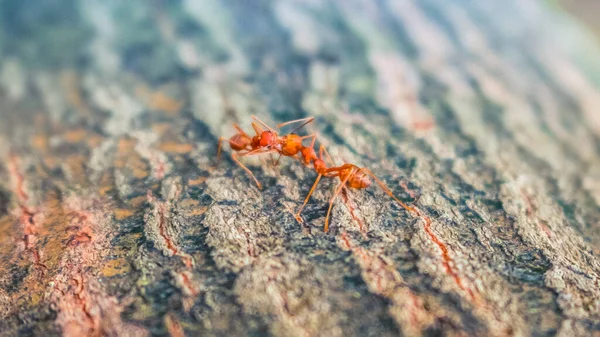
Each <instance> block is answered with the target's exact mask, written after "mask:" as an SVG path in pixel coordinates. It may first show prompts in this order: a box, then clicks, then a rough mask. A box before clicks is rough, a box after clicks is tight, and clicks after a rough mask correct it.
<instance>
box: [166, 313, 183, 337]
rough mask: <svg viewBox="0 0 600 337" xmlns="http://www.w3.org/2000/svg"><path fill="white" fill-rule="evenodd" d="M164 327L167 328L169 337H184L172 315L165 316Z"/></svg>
mask: <svg viewBox="0 0 600 337" xmlns="http://www.w3.org/2000/svg"><path fill="white" fill-rule="evenodd" d="M165 326H166V327H167V331H168V332H169V335H171V337H185V333H184V332H183V328H182V327H181V324H179V321H177V319H176V318H175V316H174V315H172V314H168V315H166V316H165Z"/></svg>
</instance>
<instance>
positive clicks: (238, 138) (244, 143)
mask: <svg viewBox="0 0 600 337" xmlns="http://www.w3.org/2000/svg"><path fill="white" fill-rule="evenodd" d="M250 143H251V140H250V138H248V136H246V135H242V134H239V133H238V134H235V135H233V136H232V137H231V138H229V146H230V147H231V149H232V150H234V151H242V150H245V149H246V148H247V147H248V145H250Z"/></svg>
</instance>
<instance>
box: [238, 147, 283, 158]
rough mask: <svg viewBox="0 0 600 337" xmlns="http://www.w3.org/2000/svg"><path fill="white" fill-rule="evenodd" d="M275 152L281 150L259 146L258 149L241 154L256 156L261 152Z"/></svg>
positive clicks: (243, 155)
mask: <svg viewBox="0 0 600 337" xmlns="http://www.w3.org/2000/svg"><path fill="white" fill-rule="evenodd" d="M273 152H279V151H277V150H275V149H261V148H258V149H254V150H252V151H248V152H245V153H242V154H240V157H247V156H256V155H259V154H266V153H273Z"/></svg>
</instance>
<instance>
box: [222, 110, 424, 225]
mask: <svg viewBox="0 0 600 337" xmlns="http://www.w3.org/2000/svg"><path fill="white" fill-rule="evenodd" d="M252 119H253V121H252V128H253V129H254V133H255V135H254V136H250V135H249V134H248V133H246V132H244V130H242V128H240V127H239V126H238V125H237V124H234V125H233V127H234V128H235V129H236V130H237V133H236V134H235V135H233V136H232V137H231V138H229V139H227V138H224V137H221V138H219V149H218V151H217V158H220V157H221V149H222V144H223V142H228V143H229V145H230V147H231V150H233V153H232V154H231V158H232V159H233V161H235V162H236V163H237V164H238V165H239V166H240V167H241V168H243V169H244V170H245V171H246V172H247V173H248V174H249V175H250V177H252V179H253V180H254V182H255V183H256V185H257V186H258V188H259V189H262V186H261V184H260V182H259V181H258V180H257V179H256V177H255V176H254V174H253V173H252V171H250V170H249V169H248V168H247V167H246V166H245V165H244V164H243V163H242V162H241V161H240V160H239V158H240V157H247V156H255V155H261V154H267V153H277V154H279V158H281V156H284V157H291V158H293V159H296V160H299V161H300V162H302V163H303V164H304V166H307V167H310V166H311V164H312V168H313V169H314V171H315V172H316V173H317V175H318V176H317V179H316V180H315V183H314V184H313V186H312V187H311V189H310V192H309V193H308V195H307V196H306V198H305V199H304V203H303V204H302V206H301V207H300V209H298V211H297V212H296V213H295V214H294V217H295V218H296V220H297V221H298V222H300V223H302V218H301V217H300V214H301V213H302V210H303V209H304V207H305V206H306V204H307V203H308V200H309V199H310V196H311V195H312V194H313V192H314V191H315V189H316V187H317V185H318V184H319V181H320V180H321V178H322V177H327V178H334V179H335V178H338V179H339V180H340V181H341V182H340V184H339V185H338V186H337V188H336V190H335V192H334V194H333V197H332V198H331V200H330V201H329V209H328V210H327V217H326V218H325V227H324V231H325V232H327V231H329V217H330V215H331V209H332V207H333V202H334V201H335V199H336V198H337V196H338V195H339V194H340V192H341V191H342V189H343V188H344V187H346V186H347V187H350V188H354V189H365V188H367V187H369V186H371V184H372V181H371V179H374V180H375V181H376V182H377V184H379V186H381V188H382V189H383V190H384V191H385V193H387V194H388V195H389V196H390V197H392V198H393V199H394V200H395V201H396V202H398V203H399V204H400V206H402V207H403V208H404V209H406V210H407V211H409V212H415V209H414V208H413V207H410V206H408V205H406V204H405V203H403V202H402V201H400V200H399V199H398V198H396V197H395V196H394V194H393V193H392V191H391V190H390V189H389V188H388V187H387V186H386V185H385V184H384V183H383V182H382V181H381V180H380V179H378V178H377V177H376V176H375V175H374V174H373V172H371V170H369V169H367V168H362V167H358V166H356V165H354V164H349V163H345V164H343V165H341V166H335V164H334V162H333V160H332V159H331V156H330V155H329V153H328V152H327V150H326V149H325V147H324V146H323V145H321V146H320V147H319V154H318V155H317V153H316V151H315V149H314V146H315V142H316V139H317V137H316V135H315V134H314V133H313V134H310V135H307V136H299V135H297V134H296V133H295V132H296V131H298V130H300V129H301V128H303V127H304V126H306V125H307V124H310V123H312V122H313V121H314V117H309V118H303V119H297V120H293V121H289V122H286V123H282V124H279V125H277V127H276V129H277V130H279V129H281V128H282V127H284V126H287V125H293V124H299V125H298V126H297V127H296V128H295V129H293V130H292V131H291V132H290V133H288V134H284V135H279V133H278V132H277V131H276V130H275V129H273V128H271V127H270V126H268V125H267V124H266V123H264V122H263V121H261V120H260V119H258V118H257V117H255V116H252ZM305 140H311V143H310V145H309V146H304V141H305ZM325 158H326V159H327V160H328V162H329V166H328V165H327V164H326V163H325ZM278 161H279V159H278Z"/></svg>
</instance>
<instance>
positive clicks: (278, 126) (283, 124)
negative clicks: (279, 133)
mask: <svg viewBox="0 0 600 337" xmlns="http://www.w3.org/2000/svg"><path fill="white" fill-rule="evenodd" d="M314 121H315V118H314V117H307V118H301V119H296V120H293V121H289V122H285V123H281V124H279V125H277V128H278V129H281V128H282V127H284V126H286V125H290V124H295V123H300V122H304V123H302V124H300V125H299V126H297V127H296V128H295V129H294V130H292V131H291V132H290V133H294V132H296V131H298V130H300V129H302V128H303V127H304V126H305V125H307V124H310V123H312V122H314Z"/></svg>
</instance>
